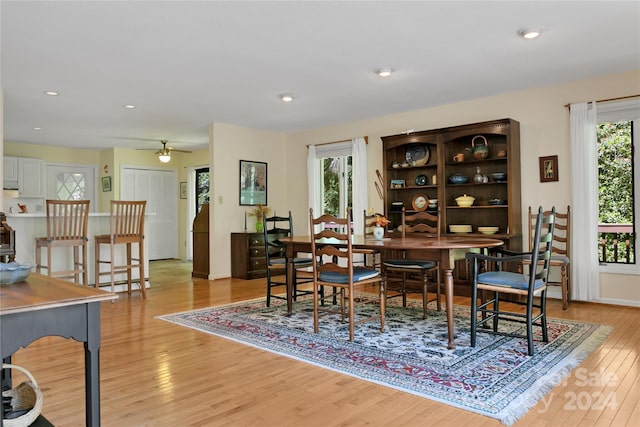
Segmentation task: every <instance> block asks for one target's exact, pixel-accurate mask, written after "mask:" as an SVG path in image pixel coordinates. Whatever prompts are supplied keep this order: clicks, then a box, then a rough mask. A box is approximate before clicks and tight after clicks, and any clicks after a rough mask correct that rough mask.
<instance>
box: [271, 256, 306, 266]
mask: <svg viewBox="0 0 640 427" xmlns="http://www.w3.org/2000/svg"><path fill="white" fill-rule="evenodd" d="M269 261H270V263H271V265H282V266H284V265H285V264H286V263H287V260H286V259H285V258H275V259H272V260H269ZM293 264H294V265H295V266H296V267H299V266H301V265H305V264H309V265H311V258H294V260H293Z"/></svg>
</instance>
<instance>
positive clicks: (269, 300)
mask: <svg viewBox="0 0 640 427" xmlns="http://www.w3.org/2000/svg"><path fill="white" fill-rule="evenodd" d="M270 305H271V271H270V270H269V267H267V307H269V306H270Z"/></svg>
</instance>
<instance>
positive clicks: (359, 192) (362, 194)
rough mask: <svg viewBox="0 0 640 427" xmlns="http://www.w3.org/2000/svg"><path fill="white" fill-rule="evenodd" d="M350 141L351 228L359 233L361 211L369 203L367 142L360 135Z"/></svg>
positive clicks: (362, 220)
mask: <svg viewBox="0 0 640 427" xmlns="http://www.w3.org/2000/svg"><path fill="white" fill-rule="evenodd" d="M352 142H353V151H352V156H353V164H352V166H353V170H352V174H351V180H352V185H353V195H352V202H353V229H354V233H355V234H360V233H362V230H364V223H363V222H364V218H363V217H362V212H363V211H365V210H366V209H367V204H368V203H369V200H368V195H367V190H368V187H367V142H366V141H365V140H364V138H362V137H358V138H354V139H353V140H352Z"/></svg>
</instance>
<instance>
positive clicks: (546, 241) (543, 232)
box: [531, 206, 556, 284]
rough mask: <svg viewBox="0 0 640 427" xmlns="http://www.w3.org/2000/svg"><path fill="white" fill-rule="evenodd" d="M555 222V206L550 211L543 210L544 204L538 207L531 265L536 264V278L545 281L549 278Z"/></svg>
mask: <svg viewBox="0 0 640 427" xmlns="http://www.w3.org/2000/svg"><path fill="white" fill-rule="evenodd" d="M555 222H556V212H555V207H554V208H552V209H551V210H550V211H543V210H542V206H540V207H539V208H538V214H537V215H536V226H535V234H534V245H533V248H532V258H531V265H532V266H534V265H535V266H536V274H535V275H534V277H535V279H543V280H544V282H545V283H547V281H548V278H549V263H550V261H551V252H552V248H553V233H554V230H555ZM531 283H532V284H533V280H531Z"/></svg>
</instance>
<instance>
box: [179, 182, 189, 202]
mask: <svg viewBox="0 0 640 427" xmlns="http://www.w3.org/2000/svg"><path fill="white" fill-rule="evenodd" d="M180 198H181V199H186V198H187V183H186V182H184V181H183V182H181V183H180Z"/></svg>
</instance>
